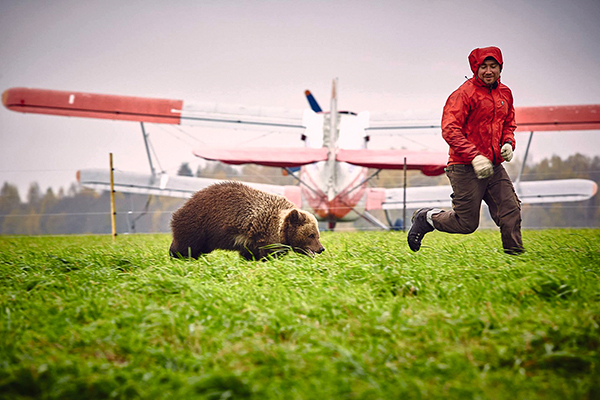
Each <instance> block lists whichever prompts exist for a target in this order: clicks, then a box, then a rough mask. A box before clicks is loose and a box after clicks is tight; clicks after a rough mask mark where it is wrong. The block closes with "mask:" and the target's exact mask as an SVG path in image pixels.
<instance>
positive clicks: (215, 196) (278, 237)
mask: <svg viewBox="0 0 600 400" xmlns="http://www.w3.org/2000/svg"><path fill="white" fill-rule="evenodd" d="M171 230H172V231H173V243H171V248H170V250H169V253H170V254H171V256H172V257H183V258H188V257H191V258H198V257H199V256H200V255H202V254H206V253H210V252H211V251H213V250H215V249H224V250H236V251H238V252H239V253H240V254H241V255H242V256H243V257H244V258H246V259H248V260H252V259H256V260H258V259H264V258H265V257H266V256H267V255H269V254H273V255H275V254H279V253H284V252H286V251H287V250H288V249H291V250H293V251H295V252H297V253H302V254H306V255H309V256H314V255H315V254H317V253H321V252H323V251H324V250H325V249H324V248H323V246H322V245H321V242H319V227H318V224H317V220H316V218H315V217H314V216H313V215H312V214H310V213H308V212H306V211H303V210H300V209H298V208H297V207H296V206H295V205H294V204H293V203H292V202H290V201H288V200H287V199H286V198H285V197H283V196H277V195H273V194H269V193H266V192H263V191H260V190H257V189H254V188H251V187H250V186H248V185H245V184H243V183H240V182H232V181H231V182H229V181H228V182H222V183H216V184H214V185H211V186H209V187H207V188H205V189H202V190H200V191H198V192H196V193H195V194H194V195H193V196H192V197H191V198H190V199H189V200H188V201H187V202H186V203H185V204H184V205H183V206H182V207H181V208H180V209H178V210H177V211H175V213H174V214H173V218H172V219H171Z"/></svg>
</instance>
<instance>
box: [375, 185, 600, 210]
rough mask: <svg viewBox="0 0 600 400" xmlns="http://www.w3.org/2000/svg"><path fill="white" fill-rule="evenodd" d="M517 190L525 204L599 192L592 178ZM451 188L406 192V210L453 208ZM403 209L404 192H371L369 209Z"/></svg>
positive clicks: (573, 198) (579, 198) (579, 197)
mask: <svg viewBox="0 0 600 400" xmlns="http://www.w3.org/2000/svg"><path fill="white" fill-rule="evenodd" d="M515 189H516V191H517V194H518V196H519V199H521V202H522V203H524V204H537V203H557V202H570V201H583V200H587V199H590V198H591V197H593V196H594V195H595V194H596V192H597V191H598V185H597V184H596V182H594V181H591V180H589V179H558V180H547V181H528V182H520V183H519V184H517V185H515ZM451 194H452V187H450V186H424V187H411V188H407V189H406V208H409V209H417V208H424V207H431V208H445V207H450V206H451V205H452V202H451V198H450V195H451ZM403 207H404V189H400V188H393V189H383V188H381V189H369V193H368V197H367V210H381V209H383V210H391V209H399V208H403Z"/></svg>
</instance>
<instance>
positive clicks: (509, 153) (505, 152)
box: [500, 143, 513, 162]
mask: <svg viewBox="0 0 600 400" xmlns="http://www.w3.org/2000/svg"><path fill="white" fill-rule="evenodd" d="M500 155H501V156H502V158H504V161H506V162H510V160H512V158H513V149H512V144H510V143H504V146H502V149H501V150H500Z"/></svg>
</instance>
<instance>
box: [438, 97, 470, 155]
mask: <svg viewBox="0 0 600 400" xmlns="http://www.w3.org/2000/svg"><path fill="white" fill-rule="evenodd" d="M468 101H469V100H468V98H467V96H466V95H465V94H464V93H462V92H461V91H460V90H456V91H455V92H454V93H452V94H451V95H450V97H448V100H447V101H446V105H445V106H444V112H443V114H442V137H443V138H444V140H445V141H446V142H447V143H448V145H449V146H450V149H452V150H453V151H454V152H455V153H458V154H460V155H461V156H463V157H464V158H466V159H467V160H469V161H471V160H473V159H474V158H475V156H476V155H477V154H479V152H478V151H477V148H476V147H475V145H473V144H472V143H471V142H469V141H468V140H467V138H466V137H465V134H464V132H463V126H464V124H465V121H466V119H467V116H468V115H469V102H468Z"/></svg>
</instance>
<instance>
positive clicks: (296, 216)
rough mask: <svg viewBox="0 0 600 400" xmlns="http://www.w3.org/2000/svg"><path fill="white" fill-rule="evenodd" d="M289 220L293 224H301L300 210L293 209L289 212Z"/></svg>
mask: <svg viewBox="0 0 600 400" xmlns="http://www.w3.org/2000/svg"><path fill="white" fill-rule="evenodd" d="M288 221H289V222H290V224H291V225H300V213H299V212H298V210H292V211H290V212H289V214H288Z"/></svg>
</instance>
